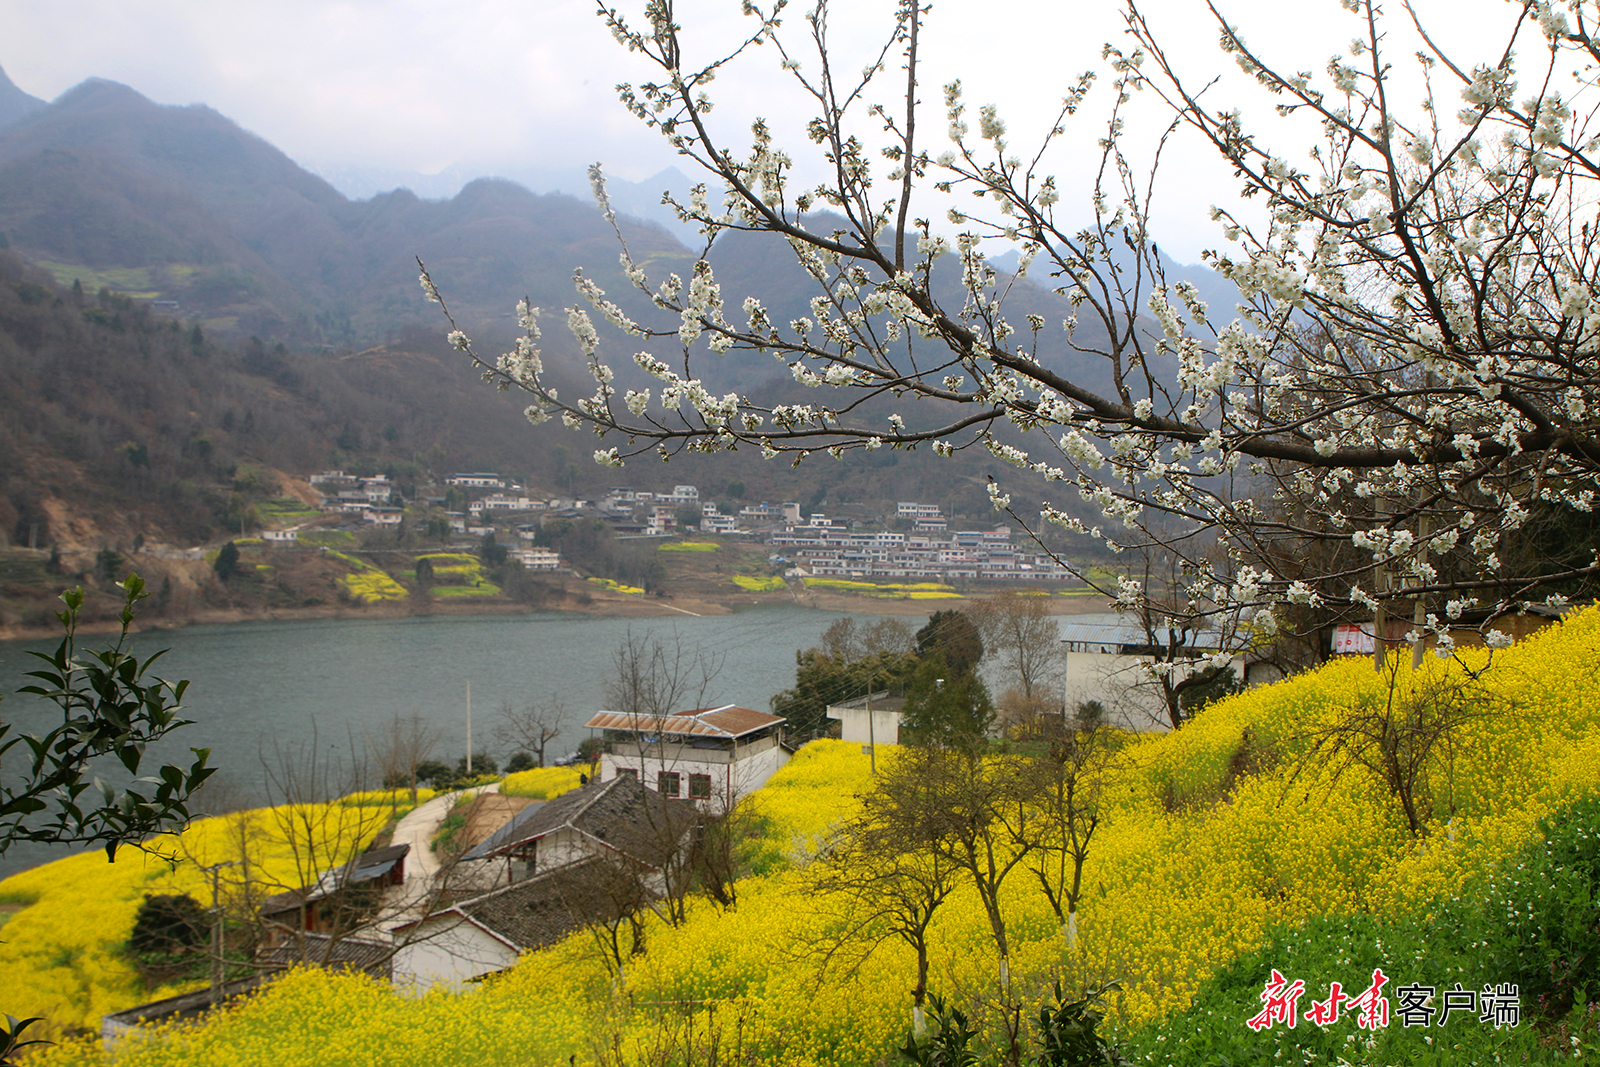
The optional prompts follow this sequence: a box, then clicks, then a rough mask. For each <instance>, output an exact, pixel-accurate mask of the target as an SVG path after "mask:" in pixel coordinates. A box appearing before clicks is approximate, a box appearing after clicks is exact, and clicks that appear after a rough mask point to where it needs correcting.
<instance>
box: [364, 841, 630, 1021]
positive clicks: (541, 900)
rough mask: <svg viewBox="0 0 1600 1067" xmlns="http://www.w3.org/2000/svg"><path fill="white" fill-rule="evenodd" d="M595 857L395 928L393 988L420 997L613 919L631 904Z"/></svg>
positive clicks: (609, 867)
mask: <svg viewBox="0 0 1600 1067" xmlns="http://www.w3.org/2000/svg"><path fill="white" fill-rule="evenodd" d="M622 885H625V883H621V884H619V881H618V870H617V868H616V867H614V866H612V865H610V864H608V863H607V862H606V861H605V860H604V859H601V858H599V857H590V858H589V859H586V860H583V861H581V862H579V863H569V864H566V865H565V866H561V867H556V868H553V869H551V870H548V871H543V872H541V873H539V874H537V875H535V876H534V877H532V878H529V879H527V880H525V881H521V882H515V883H513V884H511V885H509V886H502V887H501V888H499V889H495V890H492V891H490V892H488V893H483V894H481V895H479V896H475V897H472V898H470V899H468V900H463V901H460V902H459V903H457V904H455V905H453V906H451V907H449V908H446V909H444V910H443V911H438V912H434V913H433V914H431V915H428V916H426V917H425V918H422V919H417V920H413V921H412V922H408V923H404V924H402V925H400V926H398V927H396V928H395V929H394V930H393V931H392V932H393V935H394V937H395V938H396V940H397V943H398V946H397V947H396V949H395V954H394V960H393V963H392V965H391V966H392V971H393V975H394V984H395V986H396V988H399V989H402V990H405V991H408V992H417V993H422V992H425V991H427V990H428V989H429V988H431V987H433V986H437V985H443V986H445V987H447V988H460V987H461V986H463V985H464V984H465V983H467V982H470V981H473V980H474V979H477V978H481V977H483V976H484V975H488V974H495V973H497V972H499V971H504V970H507V969H509V968H510V967H512V966H514V965H515V964H516V962H517V959H518V958H519V957H520V956H521V955H522V954H523V953H524V952H529V951H532V950H534V949H538V948H544V947H546V946H548V945H553V944H555V943H556V942H558V941H560V940H562V939H563V938H565V937H567V936H568V935H569V934H572V933H574V932H576V931H578V930H581V929H583V928H584V927H587V926H593V925H595V924H597V923H603V922H609V921H612V920H614V919H616V918H617V917H618V916H619V915H621V914H622V913H623V911H624V910H625V909H626V908H628V907H630V906H631V905H632V904H633V901H630V900H629V899H628V892H627V891H626V890H624V891H622V892H619V888H621V887H622Z"/></svg>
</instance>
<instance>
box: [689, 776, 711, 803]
mask: <svg viewBox="0 0 1600 1067" xmlns="http://www.w3.org/2000/svg"><path fill="white" fill-rule="evenodd" d="M689 795H690V796H691V797H693V798H695V799H696V800H709V799H710V798H711V776H710V775H709V774H691V775H690V776H689Z"/></svg>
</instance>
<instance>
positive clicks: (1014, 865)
mask: <svg viewBox="0 0 1600 1067" xmlns="http://www.w3.org/2000/svg"><path fill="white" fill-rule="evenodd" d="M1024 770H1025V768H1024V766H1023V762H1022V761H1021V758H1020V757H1013V756H985V755H981V754H979V753H977V752H975V751H972V750H961V749H949V748H935V747H914V748H906V749H903V750H902V751H901V753H900V756H899V758H898V759H896V760H895V761H894V763H893V764H891V765H890V767H889V768H888V770H886V771H885V772H884V773H883V774H881V775H880V776H879V778H878V781H877V788H876V789H875V790H874V791H873V792H872V793H869V794H867V795H866V796H865V797H863V798H862V800H863V804H864V805H865V806H866V808H867V810H868V811H869V812H870V813H871V816H872V818H873V819H874V820H875V821H877V822H879V823H880V824H881V825H882V827H883V829H884V832H885V834H886V835H887V839H888V840H893V841H898V842H900V845H899V847H900V848H904V849H910V850H913V851H918V852H926V853H927V854H928V855H929V856H933V857H937V858H938V859H939V860H941V861H942V862H943V863H944V864H945V865H946V866H947V867H949V868H950V869H952V870H954V871H958V872H960V874H961V875H962V876H963V877H964V878H966V879H967V880H969V881H970V882H971V883H972V886H973V888H974V889H975V890H976V891H977V894H978V900H979V902H980V903H981V904H982V905H983V912H984V917H985V918H986V919H987V920H988V923H989V932H990V934H991V936H992V937H993V939H994V944H995V949H996V951H997V952H998V954H999V966H998V979H999V982H998V987H999V1003H1000V1010H1001V1013H1002V1016H1003V1018H1004V1020H1005V1024H1006V1029H1007V1033H1008V1036H1009V1055H1010V1062H1012V1063H1016V1062H1019V1058H1020V1055H1021V1045H1020V1039H1021V1026H1020V1022H1021V1017H1020V1006H1019V1005H1018V1004H1017V1002H1016V1001H1015V1000H1014V998H1013V997H1012V991H1011V941H1010V934H1009V929H1008V926H1007V923H1006V916H1005V910H1004V906H1003V904H1002V899H1001V898H1002V890H1003V889H1004V886H1005V884H1006V881H1007V880H1008V879H1009V878H1010V876H1011V874H1012V872H1013V871H1015V870H1017V869H1018V868H1019V867H1021V866H1022V864H1023V862H1024V861H1025V860H1026V859H1027V858H1028V857H1029V855H1030V854H1031V853H1032V852H1033V851H1034V849H1035V848H1036V847H1037V837H1036V834H1035V829H1036V822H1037V820H1036V818H1035V817H1034V811H1033V807H1032V805H1031V804H1030V798H1029V795H1028V793H1029V791H1028V789H1027V776H1026V774H1025V773H1023V772H1024Z"/></svg>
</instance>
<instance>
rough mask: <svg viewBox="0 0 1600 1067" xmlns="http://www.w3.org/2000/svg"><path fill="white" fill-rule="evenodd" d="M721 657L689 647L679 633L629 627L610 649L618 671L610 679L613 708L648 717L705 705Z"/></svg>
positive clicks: (608, 698)
mask: <svg viewBox="0 0 1600 1067" xmlns="http://www.w3.org/2000/svg"><path fill="white" fill-rule="evenodd" d="M722 660H723V657H722V656H719V655H714V654H711V653H707V652H705V651H702V650H695V649H690V648H688V647H687V646H685V645H684V643H683V638H682V637H681V636H679V635H678V634H676V633H674V634H673V635H672V637H671V639H669V640H663V639H662V638H659V637H644V636H642V635H638V634H635V633H634V632H633V631H632V630H629V631H628V635H627V637H626V638H624V639H623V642H622V643H621V644H620V645H618V646H617V648H616V650H615V651H614V652H613V653H612V664H613V666H614V667H615V671H616V673H615V674H614V675H613V677H612V678H611V679H610V680H609V681H607V682H606V686H605V697H606V702H607V703H609V704H610V705H611V707H612V709H613V710H615V711H620V712H623V713H625V714H628V715H640V716H645V717H651V716H662V715H671V714H672V713H673V712H674V711H680V710H684V709H685V708H699V707H704V706H705V702H706V698H707V695H708V694H709V693H710V692H711V690H712V686H713V685H715V684H716V680H717V676H718V675H720V674H721V673H722Z"/></svg>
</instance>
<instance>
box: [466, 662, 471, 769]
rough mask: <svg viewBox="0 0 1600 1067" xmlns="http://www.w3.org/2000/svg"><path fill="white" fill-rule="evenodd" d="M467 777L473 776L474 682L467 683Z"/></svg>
mask: <svg viewBox="0 0 1600 1067" xmlns="http://www.w3.org/2000/svg"><path fill="white" fill-rule="evenodd" d="M467 777H468V778H471V777H472V683H471V682H468V683H467Z"/></svg>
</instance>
